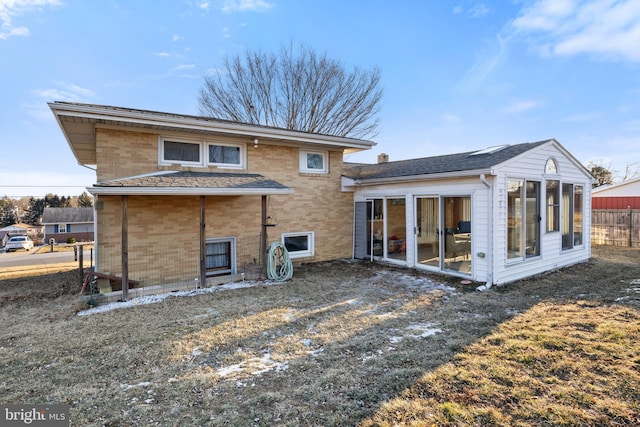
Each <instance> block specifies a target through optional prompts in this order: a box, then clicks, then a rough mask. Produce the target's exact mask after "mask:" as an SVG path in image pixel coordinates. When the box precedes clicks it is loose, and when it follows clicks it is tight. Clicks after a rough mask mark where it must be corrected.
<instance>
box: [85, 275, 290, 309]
mask: <svg viewBox="0 0 640 427" xmlns="http://www.w3.org/2000/svg"><path fill="white" fill-rule="evenodd" d="M281 284H282V282H273V281H268V280H267V281H253V280H252V281H244V282H232V283H227V284H224V285H217V286H212V287H209V288H200V289H191V290H187V291H178V292H167V293H164V294H156V295H144V296H141V297H137V298H132V299H130V300H129V301H116V302H112V303H109V304H104V305H99V306H97V307H93V308H90V309H87V310H82V311H79V312H78V313H77V316H89V315H91V314H96V313H104V312H107V311H111V310H116V309H119V308H128V307H135V306H137V305H147V304H155V303H159V302H162V301H164V300H165V299H167V298H169V297H176V298H178V297H192V296H196V295H204V294H212V293H214V292H221V291H228V290H233V289H245V288H251V287H255V286H273V285H281Z"/></svg>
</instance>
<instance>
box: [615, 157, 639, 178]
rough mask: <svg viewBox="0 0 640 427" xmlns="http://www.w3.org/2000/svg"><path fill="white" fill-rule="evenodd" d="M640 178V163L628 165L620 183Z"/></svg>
mask: <svg viewBox="0 0 640 427" xmlns="http://www.w3.org/2000/svg"><path fill="white" fill-rule="evenodd" d="M638 177H640V162H633V163H627V165H626V166H625V168H624V172H623V173H622V177H621V179H620V182H624V181H628V180H630V179H634V178H638Z"/></svg>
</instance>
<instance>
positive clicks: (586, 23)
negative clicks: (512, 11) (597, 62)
mask: <svg viewBox="0 0 640 427" xmlns="http://www.w3.org/2000/svg"><path fill="white" fill-rule="evenodd" d="M511 26H512V28H513V30H514V32H515V34H520V35H525V36H527V39H528V40H529V42H530V43H532V46H533V47H534V49H536V50H537V51H538V52H539V53H540V54H541V55H543V56H545V55H551V56H573V55H579V54H588V55H592V56H595V57H597V58H599V59H601V60H624V61H630V62H640V2H638V1H637V0H621V1H613V0H590V1H585V2H577V1H572V0H538V1H536V2H535V3H533V4H532V5H531V6H529V7H526V8H524V9H523V10H522V11H521V13H520V15H519V16H518V17H517V18H516V19H514V20H513V21H512V23H511Z"/></svg>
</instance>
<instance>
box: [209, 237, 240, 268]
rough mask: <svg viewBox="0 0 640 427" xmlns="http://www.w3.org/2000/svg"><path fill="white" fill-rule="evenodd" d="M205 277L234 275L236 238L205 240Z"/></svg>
mask: <svg viewBox="0 0 640 427" xmlns="http://www.w3.org/2000/svg"><path fill="white" fill-rule="evenodd" d="M205 269H206V271H207V276H219V275H224V274H236V238H235V237H222V238H215V239H207V241H206V251H205Z"/></svg>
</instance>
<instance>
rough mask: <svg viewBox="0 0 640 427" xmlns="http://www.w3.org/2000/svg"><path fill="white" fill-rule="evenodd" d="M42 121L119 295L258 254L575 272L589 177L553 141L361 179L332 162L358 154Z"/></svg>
mask: <svg viewBox="0 0 640 427" xmlns="http://www.w3.org/2000/svg"><path fill="white" fill-rule="evenodd" d="M49 107H50V108H51V110H52V112H53V114H54V116H55V117H56V119H57V121H58V124H59V125H60V128H61V129H62V132H63V133H64V135H65V137H66V139H67V141H68V143H69V146H70V148H71V150H72V152H73V154H74V156H75V157H76V159H77V160H78V162H79V163H80V164H82V165H86V166H94V167H95V170H96V181H97V182H96V183H95V184H94V185H93V186H92V187H91V188H89V189H88V190H89V192H90V193H91V194H93V196H94V198H95V203H94V206H95V215H96V216H95V223H96V235H95V244H96V269H97V271H99V272H101V273H103V274H105V275H112V276H126V277H122V280H123V282H125V281H126V280H128V278H129V277H130V278H131V279H133V280H135V281H138V282H140V284H141V285H142V286H147V285H155V284H162V283H178V282H183V283H185V282H187V283H188V282H191V283H196V284H197V283H198V281H201V282H204V281H206V282H208V283H210V282H211V281H212V280H213V279H216V280H217V278H219V277H220V276H221V275H225V277H229V279H235V278H236V277H240V275H241V274H244V273H248V272H250V271H253V269H254V268H255V266H257V265H259V266H262V267H264V265H265V261H264V257H265V254H266V252H267V251H266V249H267V244H268V242H272V241H279V242H281V243H282V244H283V245H284V246H285V247H286V248H287V249H288V252H289V254H290V257H291V259H292V260H293V261H294V262H300V261H322V260H331V259H340V258H352V257H355V258H366V259H372V260H379V261H382V262H387V263H391V264H395V265H400V266H406V267H410V268H417V269H423V270H426V271H434V272H439V273H445V274H450V275H454V276H459V277H462V278H465V279H469V280H473V281H476V282H485V283H486V286H491V285H492V284H500V283H506V282H510V281H513V280H517V279H519V278H523V277H528V276H532V275H535V274H538V273H541V272H544V271H548V270H550V269H555V268H558V267H561V266H565V265H570V264H573V263H577V262H581V261H584V260H587V259H589V257H590V253H591V246H590V239H589V228H590V210H589V209H588V207H589V206H590V203H591V182H592V177H591V175H590V174H589V172H588V171H587V170H586V169H585V168H584V167H583V166H582V165H581V164H580V163H579V162H578V161H577V160H576V159H575V158H574V157H573V156H572V155H571V154H570V153H569V152H568V151H567V150H566V149H565V148H564V147H562V145H560V144H559V143H558V142H557V141H555V140H547V141H541V142H536V143H526V144H518V145H504V146H499V147H491V148H489V149H485V150H480V151H476V152H469V153H461V154H455V155H449V156H438V157H430V158H422V159H412V160H405V161H399V162H389V161H387V160H388V159H386V158H385V156H382V162H381V163H378V164H373V165H362V164H349V163H344V162H343V156H344V154H347V153H352V152H357V151H361V150H367V149H371V148H372V147H373V146H374V145H375V143H373V142H371V141H366V140H360V139H353V138H344V137H335V136H328V135H318V134H310V133H305V132H298V131H290V130H285V129H278V128H273V127H266V126H258V125H248V124H243V123H236V122H229V121H224V120H218V119H212V118H206V117H197V116H187V115H180V114H170V113H162V112H154V111H147V110H136V109H128V108H120V107H111V106H102V105H91V104H78V103H67V102H54V103H50V104H49ZM124 288H125V287H124V286H123V290H124ZM123 294H124V292H123ZM123 297H125V298H126V296H124V295H123Z"/></svg>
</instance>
